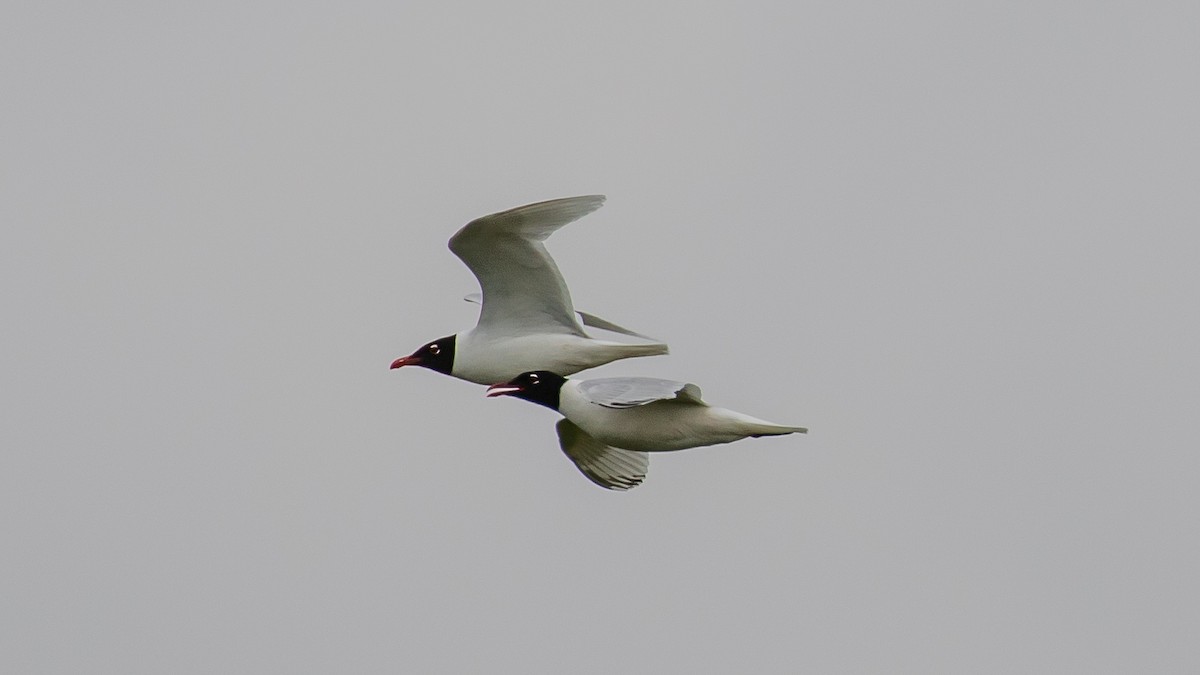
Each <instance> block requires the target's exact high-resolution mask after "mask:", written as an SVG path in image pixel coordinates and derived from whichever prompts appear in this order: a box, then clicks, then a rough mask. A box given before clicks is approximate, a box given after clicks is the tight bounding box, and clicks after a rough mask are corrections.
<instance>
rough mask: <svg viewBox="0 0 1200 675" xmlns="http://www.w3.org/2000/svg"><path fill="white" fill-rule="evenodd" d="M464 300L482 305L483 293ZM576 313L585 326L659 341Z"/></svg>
mask: <svg viewBox="0 0 1200 675" xmlns="http://www.w3.org/2000/svg"><path fill="white" fill-rule="evenodd" d="M463 300H466V301H467V302H471V303H474V304H476V305H482V304H483V293H468V294H466V295H464V296H463ZM575 313H576V314H578V315H579V320H580V321H582V322H583V325H585V326H590V327H591V328H599V329H601V330H607V331H611V332H613V333H620V334H621V335H628V336H629V337H635V338H641V339H643V340H650V341H652V342H658V341H659V340H658V338H652V337H650V336H649V335H643V334H641V333H638V332H637V331H632V330H629V329H628V328H625V327H624V326H618V325H617V324H615V323H613V322H611V321H608V320H606V319H601V318H600V317H598V316H596V315H595V314H588V313H587V312H585V311H582V310H578V309H577V310H575Z"/></svg>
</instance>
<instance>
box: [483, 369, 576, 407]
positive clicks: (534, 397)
mask: <svg viewBox="0 0 1200 675" xmlns="http://www.w3.org/2000/svg"><path fill="white" fill-rule="evenodd" d="M566 381H567V378H565V377H563V376H561V375H558V374H557V373H552V372H550V371H549V370H532V371H529V372H527V373H521V374H520V375H518V376H516V377H514V378H513V379H511V380H509V381H508V382H501V383H499V384H493V385H492V386H490V387H488V390H487V395H488V397H489V398H491V397H493V396H515V397H517V398H523V399H525V400H526V401H529V402H531V403H537V404H538V405H544V406H546V407H547V408H550V409H552V410H558V397H559V393H560V392H561V391H562V386H563V384H564V383H566Z"/></svg>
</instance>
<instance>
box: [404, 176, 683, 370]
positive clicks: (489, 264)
mask: <svg viewBox="0 0 1200 675" xmlns="http://www.w3.org/2000/svg"><path fill="white" fill-rule="evenodd" d="M603 203H604V196H603V195H588V196H583V197H568V198H566V199H553V200H550V201H546V202H538V203H536V204H528V205H526V206H519V207H517V208H515V209H509V210H508V211H501V212H500V213H493V214H492V215H490V216H483V217H482V218H476V219H475V220H473V221H471V222H469V223H467V224H466V225H465V226H463V228H462V229H461V230H459V231H458V232H457V233H456V234H455V235H454V236H453V237H451V238H450V250H451V251H452V252H453V253H454V255H456V256H458V257H459V258H461V259H462V261H463V262H464V263H466V265H467V267H468V268H470V270H471V272H472V273H473V274H474V275H475V277H476V278H477V279H478V280H479V286H480V289H481V290H482V291H483V294H482V299H481V300H480V302H481V305H482V306H481V308H480V310H479V321H478V323H476V325H475V327H474V328H472V329H470V330H467V331H464V332H460V333H456V334H454V335H450V336H447V337H444V338H439V339H437V340H434V341H432V342H429V343H427V344H425V345H423V346H422V347H421V348H420V349H418V350H417V351H415V352H413V353H412V354H410V355H409V356H404V357H401V358H399V359H396V360H395V361H394V362H392V368H400V367H402V366H422V367H425V368H430V369H432V370H436V371H438V372H440V373H445V374H447V375H450V376H452V377H457V378H460V379H463V380H468V381H470V382H476V383H478V384H491V383H493V382H499V381H502V380H508V379H510V378H513V377H516V376H517V375H518V374H520V373H522V372H526V371H531V370H550V371H554V372H557V373H562V374H565V375H570V374H572V373H577V372H579V371H581V370H585V369H587V368H595V367H596V366H601V365H604V364H605V363H609V362H610V361H616V360H618V359H627V358H631V357H635V356H655V355H659V354H666V353H667V345H665V344H662V343H660V342H653V343H650V344H627V343H623V342H615V341H608V340H598V339H594V338H592V337H591V336H589V335H588V334H587V333H585V332H584V330H583V326H584V325H588V326H592V327H595V328H603V329H605V330H610V331H614V332H617V333H623V334H625V335H630V336H634V337H640V338H644V337H645V336H643V335H641V334H639V333H635V332H633V331H631V330H628V329H626V328H622V327H621V326H618V325H617V324H614V323H612V322H609V321H605V320H604V319H601V318H599V317H596V316H593V315H591V314H586V313H583V312H579V313H578V316H579V317H580V318H581V319H582V325H581V323H580V319H578V318H576V316H577V313H576V311H575V307H574V305H573V304H572V303H571V294H570V292H569V291H568V290H567V284H566V282H565V281H563V278H562V274H560V273H559V271H558V266H557V265H555V264H554V259H553V258H551V257H550V254H549V253H548V252H547V251H546V247H545V245H544V244H543V243H542V242H544V241H545V240H546V238H547V237H549V236H550V235H551V234H552V233H553V232H554V231H555V230H557V229H558V228H560V227H562V226H563V225H566V224H567V223H570V222H572V221H574V220H577V219H578V218H581V217H583V216H585V215H587V214H589V213H591V212H592V211H595V210H596V209H598V208H600V206H601V205H602V204H603ZM467 299H468V300H475V298H474V296H468V297H467Z"/></svg>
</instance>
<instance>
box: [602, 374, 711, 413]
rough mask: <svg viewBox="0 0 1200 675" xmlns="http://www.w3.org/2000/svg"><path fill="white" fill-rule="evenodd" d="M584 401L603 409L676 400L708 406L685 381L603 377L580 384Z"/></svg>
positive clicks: (695, 389) (693, 387) (632, 406)
mask: <svg viewBox="0 0 1200 675" xmlns="http://www.w3.org/2000/svg"><path fill="white" fill-rule="evenodd" d="M579 393H581V394H583V396H584V398H586V399H587V400H588V401H591V402H592V403H595V404H597V405H602V406H604V407H605V408H634V407H637V406H639V405H646V404H647V403H654V402H655V401H669V400H679V401H682V402H685V403H695V404H698V405H708V404H707V403H705V402H704V401H702V400H700V387H697V386H696V385H694V384H689V383H687V382H675V381H673V380H660V379H658V378H654V377H605V378H600V379H597V380H584V381H583V382H580V383H579Z"/></svg>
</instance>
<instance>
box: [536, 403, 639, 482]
mask: <svg viewBox="0 0 1200 675" xmlns="http://www.w3.org/2000/svg"><path fill="white" fill-rule="evenodd" d="M555 428H556V429H557V430H558V445H559V447H561V448H562V451H563V452H564V453H566V455H567V457H568V458H569V459H570V460H571V461H572V462H574V463H575V466H576V467H578V468H579V470H580V471H582V472H583V475H585V476H587V477H588V480H590V481H592V482H593V483H595V484H596V485H599V486H600V487H602V488H608V489H609V490H628V489H630V488H634V487H637V486H638V485H641V484H642V481H644V480H646V472H647V471H649V470H650V456H649V455H647V454H646V453H644V452H634V451H633V450H622V449H621V448H614V447H612V446H610V445H605V444H603V443H601V442H600V441H597V440H596V439H595V438H592V437H591V436H589V435H588V434H587V432H585V431H584V430H583V429H580V428H579V427H577V426H575V425H574V424H573V423H571V421H570V420H568V419H566V418H564V419H561V420H559V421H558V425H557V426H556V427H555Z"/></svg>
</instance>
